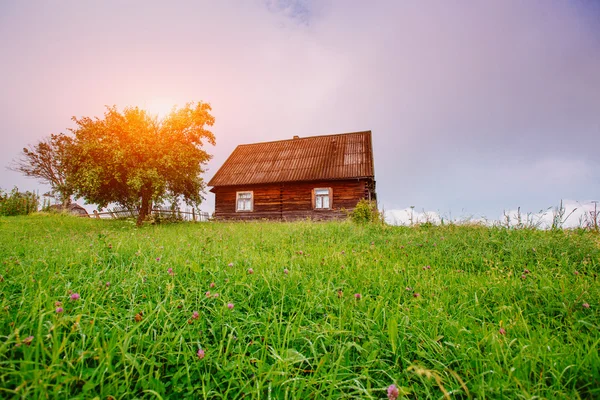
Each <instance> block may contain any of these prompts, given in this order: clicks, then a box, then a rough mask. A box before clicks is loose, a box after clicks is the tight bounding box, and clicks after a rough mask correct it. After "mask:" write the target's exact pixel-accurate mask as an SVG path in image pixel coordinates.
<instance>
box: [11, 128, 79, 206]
mask: <svg viewBox="0 0 600 400" xmlns="http://www.w3.org/2000/svg"><path fill="white" fill-rule="evenodd" d="M71 144H72V138H70V137H68V136H66V135H64V134H62V133H61V134H52V135H50V136H49V137H46V138H44V139H42V140H40V141H39V142H38V143H37V144H36V145H34V146H29V147H25V148H23V150H22V152H21V154H20V155H19V157H18V158H16V159H15V160H13V162H12V163H11V164H10V165H9V167H8V168H9V169H10V170H13V171H17V172H20V173H22V174H24V175H25V176H27V177H30V178H37V179H38V180H39V181H40V182H42V183H46V184H48V185H50V187H51V188H52V194H53V195H57V196H58V197H59V198H60V201H61V203H62V204H63V206H64V207H66V206H68V205H69V203H70V201H71V195H72V194H73V188H72V187H71V186H70V184H69V182H68V180H67V160H68V158H69V154H70V150H69V146H70V145H71Z"/></svg>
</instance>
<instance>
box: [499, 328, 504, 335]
mask: <svg viewBox="0 0 600 400" xmlns="http://www.w3.org/2000/svg"><path fill="white" fill-rule="evenodd" d="M498 333H499V334H501V335H506V329H504V328H500V329H498Z"/></svg>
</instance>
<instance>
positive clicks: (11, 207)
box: [0, 187, 39, 216]
mask: <svg viewBox="0 0 600 400" xmlns="http://www.w3.org/2000/svg"><path fill="white" fill-rule="evenodd" d="M38 206H39V198H38V196H37V195H36V194H35V193H33V192H19V189H18V188H16V187H15V188H13V190H11V191H10V193H7V192H4V191H3V190H0V215H4V216H15V215H27V214H30V213H32V212H35V211H37V210H38Z"/></svg>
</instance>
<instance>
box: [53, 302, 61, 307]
mask: <svg viewBox="0 0 600 400" xmlns="http://www.w3.org/2000/svg"><path fill="white" fill-rule="evenodd" d="M54 306H55V307H60V306H62V302H61V301H55V302H54Z"/></svg>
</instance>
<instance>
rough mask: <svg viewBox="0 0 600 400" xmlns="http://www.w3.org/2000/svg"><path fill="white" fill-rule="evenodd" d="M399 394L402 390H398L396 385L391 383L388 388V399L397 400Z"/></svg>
mask: <svg viewBox="0 0 600 400" xmlns="http://www.w3.org/2000/svg"><path fill="white" fill-rule="evenodd" d="M399 395H400V391H399V390H398V388H397V387H396V385H394V384H391V385H390V386H388V389H387V397H388V400H396V399H397V398H398V396H399Z"/></svg>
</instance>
